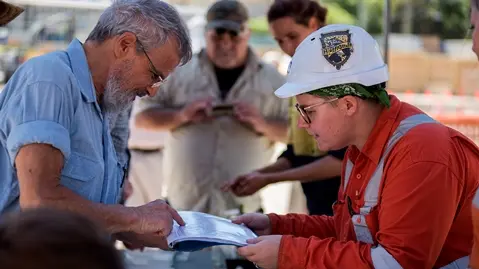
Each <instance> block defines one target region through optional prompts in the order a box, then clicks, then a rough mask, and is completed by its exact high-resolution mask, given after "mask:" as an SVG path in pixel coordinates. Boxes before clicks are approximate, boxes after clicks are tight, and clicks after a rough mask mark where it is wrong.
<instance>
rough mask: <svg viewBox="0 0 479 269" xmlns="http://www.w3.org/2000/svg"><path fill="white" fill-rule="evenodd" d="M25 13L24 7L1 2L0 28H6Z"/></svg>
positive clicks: (0, 0) (1, 0)
mask: <svg viewBox="0 0 479 269" xmlns="http://www.w3.org/2000/svg"><path fill="white" fill-rule="evenodd" d="M23 11H24V9H23V8H22V7H19V6H15V5H12V4H10V3H7V2H5V1H3V0H0V26H4V25H6V24H7V23H9V22H11V21H13V20H14V19H15V18H16V17H18V15H20V14H21V13H22V12H23Z"/></svg>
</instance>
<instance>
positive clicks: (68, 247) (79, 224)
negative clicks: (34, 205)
mask: <svg viewBox="0 0 479 269" xmlns="http://www.w3.org/2000/svg"><path fill="white" fill-rule="evenodd" d="M0 264H1V267H2V268H8V269H52V268H55V269H87V268H88V269H124V268H125V266H124V264H123V261H122V256H121V254H120V253H119V252H118V250H116V249H115V248H114V246H113V244H112V242H111V239H110V237H109V235H108V234H107V233H106V232H105V231H103V230H101V229H100V228H99V227H97V226H96V225H95V223H93V222H91V221H90V220H89V219H87V218H85V217H83V216H81V215H79V214H75V213H72V212H67V211H58V210H53V209H46V208H39V209H32V210H26V211H23V212H20V213H14V214H11V215H9V216H3V217H2V220H1V222H0Z"/></svg>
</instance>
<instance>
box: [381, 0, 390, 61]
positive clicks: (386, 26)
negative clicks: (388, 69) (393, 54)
mask: <svg viewBox="0 0 479 269" xmlns="http://www.w3.org/2000/svg"><path fill="white" fill-rule="evenodd" d="M390 31H391V0H384V9H383V33H384V61H385V63H386V64H387V63H388V62H389V32H390Z"/></svg>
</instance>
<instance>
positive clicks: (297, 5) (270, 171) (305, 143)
mask: <svg viewBox="0 0 479 269" xmlns="http://www.w3.org/2000/svg"><path fill="white" fill-rule="evenodd" d="M326 15H327V9H326V8H324V7H322V6H320V5H319V4H318V3H317V2H315V1H311V0H276V1H274V2H273V4H272V5H271V7H270V8H269V11H268V15H267V17H268V23H269V26H270V31H271V33H272V35H273V36H274V38H275V39H276V41H277V42H278V44H279V46H280V47H281V49H282V50H283V51H284V52H285V53H286V54H288V55H289V56H293V54H294V51H295V50H296V48H297V47H298V46H299V44H300V43H301V41H303V39H304V38H306V37H307V36H308V35H309V34H311V33H312V32H314V31H316V30H317V29H319V28H321V27H322V26H324V25H325V24H326ZM295 104H296V101H295V99H294V98H291V100H290V113H289V115H290V116H289V117H290V119H289V130H288V147H287V149H286V151H284V152H283V154H281V156H280V157H279V158H278V160H277V161H276V162H275V163H274V164H272V165H270V166H267V167H264V168H261V169H259V170H257V171H254V172H251V173H249V174H247V175H242V176H239V177H238V178H236V179H235V180H234V181H233V182H232V183H230V184H229V185H228V187H227V188H229V189H231V190H232V191H233V193H235V194H236V195H238V196H246V195H251V194H253V193H255V192H257V191H258V190H260V189H261V188H263V187H265V186H267V185H269V184H272V183H277V182H283V181H300V182H301V185H302V188H303V192H304V195H305V196H306V203H307V207H308V212H309V214H311V215H332V214H333V210H332V204H333V203H334V202H335V201H336V199H337V195H338V189H339V185H340V179H341V177H340V176H341V162H342V159H343V157H344V154H345V151H346V150H345V149H343V150H339V151H330V152H321V151H319V149H318V147H317V145H316V140H315V139H314V138H313V137H312V136H310V135H309V134H308V133H307V132H306V130H305V129H301V128H298V127H297V125H298V119H299V116H298V113H296V108H295V106H294V105H295Z"/></svg>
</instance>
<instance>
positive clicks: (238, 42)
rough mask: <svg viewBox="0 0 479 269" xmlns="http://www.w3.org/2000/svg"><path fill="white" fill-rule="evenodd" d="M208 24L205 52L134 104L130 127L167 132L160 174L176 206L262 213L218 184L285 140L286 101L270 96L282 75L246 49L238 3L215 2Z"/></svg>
mask: <svg viewBox="0 0 479 269" xmlns="http://www.w3.org/2000/svg"><path fill="white" fill-rule="evenodd" d="M206 20H207V25H206V32H205V38H206V48H205V49H204V50H202V51H200V52H199V53H198V54H197V55H195V56H194V57H193V59H192V61H191V62H190V63H188V64H187V65H185V66H184V67H181V68H179V69H177V70H176V72H174V73H173V74H172V75H171V76H170V78H168V81H167V82H165V84H163V85H162V87H161V89H160V90H159V91H158V93H157V94H156V95H155V96H153V97H145V98H142V99H140V100H139V101H140V102H139V103H138V105H139V108H138V110H139V111H140V112H139V113H138V114H137V116H136V118H135V124H136V126H137V127H140V128H146V129H152V130H157V131H169V132H170V133H171V135H169V136H168V137H167V139H166V144H165V149H164V163H165V165H164V169H165V171H164V177H165V180H166V181H167V184H166V185H167V188H168V193H167V195H168V200H169V202H170V204H171V205H172V206H173V207H175V208H178V209H179V210H194V211H201V212H207V213H210V214H215V215H219V216H228V212H231V211H230V209H236V210H238V209H239V211H244V212H255V211H259V210H261V200H260V196H259V194H256V195H254V196H250V197H246V198H238V197H235V196H233V194H231V193H224V192H222V191H221V186H222V185H223V184H224V183H225V182H227V181H228V180H231V179H233V178H235V177H237V176H238V175H241V174H243V173H247V172H248V171H252V170H254V169H257V168H259V167H261V166H262V165H265V164H268V163H269V162H270V161H271V160H272V157H273V153H274V151H275V148H274V145H275V142H276V141H284V140H285V137H286V132H287V131H286V126H287V115H288V103H287V101H285V100H281V99H279V98H276V97H275V96H274V94H273V92H274V90H275V89H277V88H278V87H279V86H280V85H281V83H282V82H284V77H283V76H282V75H280V74H279V73H278V71H277V70H276V69H275V68H274V67H272V66H270V65H268V64H265V63H263V62H261V61H260V59H259V58H258V57H257V56H256V55H255V53H254V52H253V51H252V50H251V49H250V48H249V46H248V40H249V37H250V31H249V29H248V27H247V20H248V12H247V9H246V8H245V6H244V5H243V4H241V3H240V2H238V1H235V0H221V1H218V2H216V3H214V4H213V5H212V6H211V7H210V8H209V10H208V12H207V14H206ZM168 181H169V182H171V183H170V184H168Z"/></svg>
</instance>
